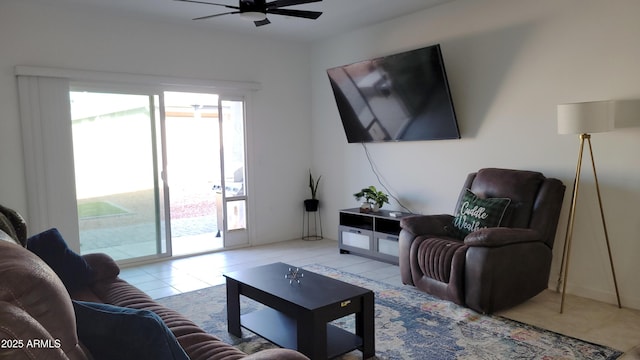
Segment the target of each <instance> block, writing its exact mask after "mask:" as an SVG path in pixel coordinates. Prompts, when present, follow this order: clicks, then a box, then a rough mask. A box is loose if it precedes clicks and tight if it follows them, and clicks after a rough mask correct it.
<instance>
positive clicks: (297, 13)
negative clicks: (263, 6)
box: [267, 9, 322, 19]
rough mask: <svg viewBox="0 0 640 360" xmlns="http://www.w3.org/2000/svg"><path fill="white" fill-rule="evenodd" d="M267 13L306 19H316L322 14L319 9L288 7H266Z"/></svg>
mask: <svg viewBox="0 0 640 360" xmlns="http://www.w3.org/2000/svg"><path fill="white" fill-rule="evenodd" d="M267 13H269V14H276V15H285V16H293V17H301V18H306V19H317V18H319V17H320V15H322V13H321V12H319V11H306V10H288V9H267Z"/></svg>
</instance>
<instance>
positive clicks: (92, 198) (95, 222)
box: [70, 91, 170, 260]
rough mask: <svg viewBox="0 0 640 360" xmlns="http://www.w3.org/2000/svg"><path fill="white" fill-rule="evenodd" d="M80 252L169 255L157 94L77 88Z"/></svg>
mask: <svg viewBox="0 0 640 360" xmlns="http://www.w3.org/2000/svg"><path fill="white" fill-rule="evenodd" d="M70 98H71V115H72V116H71V117H72V133H73V153H74V168H75V180H76V198H77V204H78V222H79V229H80V250H81V253H92V252H105V253H107V254H109V255H111V256H112V257H113V258H114V259H116V260H127V259H132V258H145V257H150V256H161V255H163V254H167V251H168V248H169V246H168V242H169V241H170V240H169V238H168V237H167V236H166V232H165V231H164V226H163V223H164V221H165V214H166V212H165V211H164V196H163V191H162V189H163V186H162V184H161V182H160V181H159V176H158V174H159V171H158V170H159V166H160V164H161V162H160V161H159V159H160V156H159V154H160V152H159V151H158V150H159V149H160V147H159V142H158V140H159V136H158V135H159V134H160V131H159V123H158V121H157V120H158V118H159V117H158V116H157V115H158V97H157V96H154V95H142V94H125V93H106V92H86V91H71V93H70Z"/></svg>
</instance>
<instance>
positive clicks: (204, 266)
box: [121, 239, 640, 359]
mask: <svg viewBox="0 0 640 360" xmlns="http://www.w3.org/2000/svg"><path fill="white" fill-rule="evenodd" d="M277 261H281V262H285V263H288V264H291V265H293V266H300V267H303V266H305V265H309V264H321V265H325V266H329V267H333V268H336V269H340V270H342V271H346V272H351V273H354V274H359V275H361V276H365V277H368V278H371V279H373V280H378V281H382V282H387V283H390V284H393V285H397V286H403V285H402V283H401V281H400V274H399V270H398V267H397V266H395V265H390V264H387V263H383V262H378V261H375V260H370V259H367V258H363V257H360V256H354V255H347V254H340V253H339V251H338V248H337V243H336V241H334V240H326V239H325V240H319V241H303V240H293V241H287V242H281V243H276V244H270V245H264V246H256V247H250V248H243V249H236V250H228V251H224V252H216V253H212V254H206V255H197V256H192V257H188V258H182V259H174V260H167V261H163V262H158V263H152V264H145V265H139V266H134V267H128V268H124V269H122V272H121V277H122V278H123V279H125V280H127V281H129V282H130V283H132V284H133V285H135V286H137V287H138V288H140V289H141V290H143V291H145V292H147V293H148V294H149V295H150V296H151V297H153V298H161V297H165V296H170V295H174V294H179V293H183V292H188V291H193V290H197V289H201V288H205V287H209V286H213V285H219V284H223V283H224V277H223V276H222V274H223V273H225V272H231V271H235V270H238V269H243V268H246V267H248V266H257V265H263V264H269V263H272V262H277ZM559 309H560V295H559V294H558V293H556V292H554V291H551V290H547V291H544V292H543V293H541V294H540V295H538V296H536V297H535V298H533V299H531V300H529V301H527V302H526V303H524V304H522V305H520V306H517V307H515V308H512V309H509V310H507V311H503V312H500V313H498V314H497V315H500V316H504V317H507V318H511V319H513V320H517V321H521V322H524V323H528V324H532V325H535V326H539V327H542V328H545V329H548V330H551V331H555V332H558V333H562V334H565V335H568V336H573V337H576V338H579V339H583V340H586V341H589V342H594V343H597V344H602V345H607V346H610V347H613V348H615V349H618V350H621V351H628V350H630V349H632V348H633V347H634V346H636V345H638V344H640V310H631V309H624V308H623V309H618V308H617V307H616V306H615V305H610V304H605V303H601V302H597V301H593V300H589V299H585V298H580V297H576V296H571V295H567V298H566V300H565V310H564V313H563V314H560V313H559ZM627 358H632V359H636V357H632V356H631V355H627V356H626V357H625V359H627Z"/></svg>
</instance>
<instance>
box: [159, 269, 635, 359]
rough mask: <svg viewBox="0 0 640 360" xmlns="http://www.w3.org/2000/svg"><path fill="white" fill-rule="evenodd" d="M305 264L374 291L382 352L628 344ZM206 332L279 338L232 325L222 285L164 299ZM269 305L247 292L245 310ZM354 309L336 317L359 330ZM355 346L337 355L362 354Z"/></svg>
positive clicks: (416, 354)
mask: <svg viewBox="0 0 640 360" xmlns="http://www.w3.org/2000/svg"><path fill="white" fill-rule="evenodd" d="M303 270H305V271H312V272H315V273H319V274H323V275H326V276H330V277H333V278H336V279H339V280H342V281H345V282H348V283H351V284H354V285H358V286H361V287H364V288H367V289H371V290H373V291H374V292H375V316H376V318H375V327H376V357H375V358H376V359H438V360H447V359H474V360H475V359H487V360H489V359H490V360H500V359H505V360H507V359H508V360H513V359H544V360H560V359H562V360H569V359H585V360H586V359H589V360H594V359H603V360H604V359H617V358H618V357H619V356H620V355H622V352H620V351H617V350H614V349H611V348H608V347H604V346H600V345H596V344H592V343H588V342H585V341H582V340H578V339H574V338H570V337H566V336H564V335H560V334H557V333H554V332H550V331H547V330H543V329H540V328H536V327H533V326H530V325H526V324H522V323H519V322H516V321H512V320H508V319H505V318H501V317H497V316H487V315H481V314H478V313H476V312H474V311H473V310H470V309H466V308H463V307H460V306H458V305H455V304H453V303H450V302H446V301H442V300H439V299H437V298H434V297H432V296H430V295H428V294H426V293H423V292H421V291H419V290H417V289H415V288H413V287H409V286H407V287H396V286H393V285H390V284H385V283H381V282H377V281H373V280H370V279H367V278H363V277H360V276H357V275H353V274H349V273H345V272H342V271H339V270H335V269H332V268H328V267H324V266H321V265H310V266H306V267H304V268H303ZM158 302H159V303H161V304H163V305H165V306H167V307H169V308H172V309H175V310H177V311H178V312H180V313H182V314H183V315H185V316H186V317H188V318H190V319H191V320H193V321H194V322H196V324H198V325H199V326H200V327H202V328H203V329H205V330H206V331H207V332H209V333H211V334H214V335H216V336H218V337H220V338H221V339H222V340H223V341H225V342H227V343H230V344H233V345H234V346H236V347H238V348H239V349H241V350H242V351H244V352H246V353H254V352H256V351H259V350H261V349H265V348H272V347H275V345H273V344H271V343H269V342H268V341H266V340H264V339H262V338H261V337H259V336H257V335H255V334H253V333H251V332H249V331H247V330H246V329H243V330H242V331H243V337H242V338H237V337H235V336H233V335H230V334H229V333H228V332H227V320H226V319H227V316H226V291H225V287H224V285H219V286H214V287H211V288H207V289H202V290H197V291H194V292H190V293H185V294H180V295H175V296H170V297H167V298H163V299H159V300H158ZM261 307H263V305H261V304H259V303H257V302H254V301H252V300H250V299H246V298H244V297H241V305H240V308H241V312H242V313H243V314H244V313H248V312H251V311H255V310H257V309H259V308H261ZM354 322H355V318H354V316H353V315H351V316H347V317H345V318H342V319H340V320H338V321H336V322H334V324H335V325H337V326H340V327H343V328H346V329H349V330H351V331H353V326H354ZM360 358H361V353H360V352H359V351H353V352H351V353H348V354H345V355H343V356H341V357H339V359H342V360H351V359H360Z"/></svg>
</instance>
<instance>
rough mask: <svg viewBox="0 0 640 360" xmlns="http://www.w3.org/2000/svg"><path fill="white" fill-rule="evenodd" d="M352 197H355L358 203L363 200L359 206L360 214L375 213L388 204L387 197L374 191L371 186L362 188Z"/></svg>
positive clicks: (380, 192)
mask: <svg viewBox="0 0 640 360" xmlns="http://www.w3.org/2000/svg"><path fill="white" fill-rule="evenodd" d="M353 196H355V198H356V200H358V201H360V199H362V198H364V200H365V201H364V202H363V203H362V205H360V211H362V212H369V211H374V212H376V211H378V210H379V209H380V208H381V207H382V205H384V204H385V203H386V204H388V203H389V196H387V194H385V193H384V192H382V191H379V190H378V189H376V187H375V186H373V185H371V186H369V187H367V188H363V189H362V190H360V191H359V192H357V193H355V194H353Z"/></svg>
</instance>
